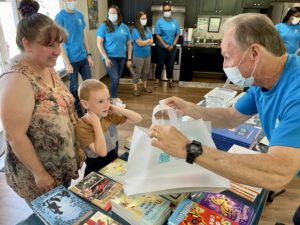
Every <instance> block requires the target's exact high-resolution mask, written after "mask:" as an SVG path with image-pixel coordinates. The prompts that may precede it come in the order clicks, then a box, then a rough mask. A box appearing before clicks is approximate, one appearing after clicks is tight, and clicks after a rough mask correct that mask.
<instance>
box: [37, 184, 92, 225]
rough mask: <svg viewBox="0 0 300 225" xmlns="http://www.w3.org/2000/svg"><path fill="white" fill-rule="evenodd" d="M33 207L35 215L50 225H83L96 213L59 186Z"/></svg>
mask: <svg viewBox="0 0 300 225" xmlns="http://www.w3.org/2000/svg"><path fill="white" fill-rule="evenodd" d="M31 206H32V209H33V211H34V213H35V214H36V215H37V216H38V217H39V218H40V219H41V220H42V221H43V222H44V223H45V224H49V225H77V224H82V222H84V221H85V220H86V219H87V218H88V217H89V216H91V215H92V214H93V213H94V211H93V208H92V206H90V205H89V204H88V203H86V202H85V201H84V200H82V199H81V198H80V197H78V196H76V195H75V194H73V193H72V192H70V191H69V190H68V189H67V188H65V187H64V186H58V187H56V188H54V189H52V190H50V191H49V192H47V193H45V194H43V195H41V196H39V197H38V198H36V199H34V200H33V201H32V202H31Z"/></svg>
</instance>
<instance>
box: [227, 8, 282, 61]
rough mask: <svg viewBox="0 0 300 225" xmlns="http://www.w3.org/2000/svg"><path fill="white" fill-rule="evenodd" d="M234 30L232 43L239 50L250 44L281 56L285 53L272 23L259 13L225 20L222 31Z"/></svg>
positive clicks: (244, 14) (240, 15)
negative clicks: (233, 42) (257, 45)
mask: <svg viewBox="0 0 300 225" xmlns="http://www.w3.org/2000/svg"><path fill="white" fill-rule="evenodd" d="M230 28H234V29H235V32H234V37H233V38H234V41H235V44H236V46H237V47H238V48H239V49H241V50H246V49H247V48H249V46H250V45H252V44H259V45H261V46H263V47H264V48H266V49H267V51H268V52H270V53H272V54H274V55H276V56H282V55H283V54H285V53H286V48H285V45H284V43H283V41H282V39H281V37H280V35H279V33H278V32H277V30H276V29H275V27H274V25H273V23H272V21H271V20H270V19H269V18H268V17H267V16H265V15H262V14H259V13H243V14H239V15H237V16H234V17H231V18H230V19H228V20H226V22H225V24H224V26H223V30H224V31H226V30H229V29H230Z"/></svg>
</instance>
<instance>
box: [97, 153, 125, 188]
mask: <svg viewBox="0 0 300 225" xmlns="http://www.w3.org/2000/svg"><path fill="white" fill-rule="evenodd" d="M126 169H127V162H126V161H124V160H123V159H120V158H117V159H115V160H114V161H112V162H111V163H109V164H108V165H107V166H105V167H103V168H102V169H101V170H99V173H101V174H103V175H105V176H107V177H109V178H111V179H113V180H114V181H116V182H118V183H120V184H124V182H125V174H126Z"/></svg>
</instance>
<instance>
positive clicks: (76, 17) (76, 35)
mask: <svg viewBox="0 0 300 225" xmlns="http://www.w3.org/2000/svg"><path fill="white" fill-rule="evenodd" d="M55 22H56V23H57V24H59V25H60V26H61V27H63V28H64V29H65V30H66V31H67V35H68V38H67V41H66V42H65V43H64V44H63V46H64V49H65V51H66V54H67V56H68V59H69V61H70V63H73V62H78V61H80V60H83V59H86V58H87V55H86V54H87V52H86V50H85V47H84V32H83V30H84V28H85V26H86V25H85V22H84V18H83V15H82V13H81V12H79V11H77V10H74V12H73V13H68V12H67V11H66V10H64V9H63V10H61V11H60V12H59V13H58V14H57V15H56V17H55Z"/></svg>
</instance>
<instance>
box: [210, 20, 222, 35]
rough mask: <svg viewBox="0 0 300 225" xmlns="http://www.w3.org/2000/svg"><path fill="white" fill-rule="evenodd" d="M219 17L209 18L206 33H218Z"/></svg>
mask: <svg viewBox="0 0 300 225" xmlns="http://www.w3.org/2000/svg"><path fill="white" fill-rule="evenodd" d="M220 25H221V17H210V18H209V20H208V32H212V33H219V31H220Z"/></svg>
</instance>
